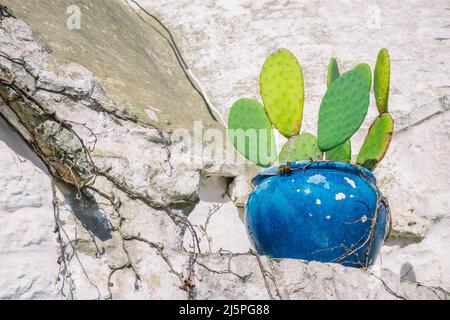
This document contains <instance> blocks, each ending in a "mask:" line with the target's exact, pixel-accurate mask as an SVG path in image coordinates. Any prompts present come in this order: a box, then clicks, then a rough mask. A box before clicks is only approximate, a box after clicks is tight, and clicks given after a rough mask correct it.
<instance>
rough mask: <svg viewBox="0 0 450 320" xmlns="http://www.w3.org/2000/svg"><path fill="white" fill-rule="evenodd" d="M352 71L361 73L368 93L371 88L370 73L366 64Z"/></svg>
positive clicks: (359, 65)
mask: <svg viewBox="0 0 450 320" xmlns="http://www.w3.org/2000/svg"><path fill="white" fill-rule="evenodd" d="M353 70H355V71H356V72H359V73H361V75H363V76H364V77H365V78H366V85H367V90H368V91H370V88H372V71H371V70H370V66H369V65H368V64H367V63H361V64H358V65H357V66H356V67H355V68H354V69H353Z"/></svg>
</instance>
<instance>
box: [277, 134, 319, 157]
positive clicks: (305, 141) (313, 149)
mask: <svg viewBox="0 0 450 320" xmlns="http://www.w3.org/2000/svg"><path fill="white" fill-rule="evenodd" d="M310 159H312V160H317V159H322V153H321V152H320V150H319V148H318V147H317V139H316V137H314V136H313V135H312V134H310V133H301V134H299V135H298V136H292V137H290V138H289V140H288V141H287V142H286V143H285V144H284V146H283V148H282V149H281V151H280V155H279V162H280V163H282V162H294V161H300V160H310Z"/></svg>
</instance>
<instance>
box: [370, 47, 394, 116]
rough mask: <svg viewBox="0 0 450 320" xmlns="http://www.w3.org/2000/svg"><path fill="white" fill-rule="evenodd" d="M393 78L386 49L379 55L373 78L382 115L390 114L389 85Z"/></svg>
mask: <svg viewBox="0 0 450 320" xmlns="http://www.w3.org/2000/svg"><path fill="white" fill-rule="evenodd" d="M390 77H391V61H390V59H389V53H388V51H387V50H386V49H381V50H380V52H379V53H378V57H377V64H376V66H375V71H374V76H373V91H374V93H375V101H376V103H377V108H378V111H379V112H380V113H384V112H388V100H389V84H390Z"/></svg>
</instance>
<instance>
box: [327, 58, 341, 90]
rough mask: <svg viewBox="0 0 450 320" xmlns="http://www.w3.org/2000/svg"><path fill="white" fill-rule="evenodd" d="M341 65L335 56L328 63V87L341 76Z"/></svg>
mask: <svg viewBox="0 0 450 320" xmlns="http://www.w3.org/2000/svg"><path fill="white" fill-rule="evenodd" d="M339 76H340V74H339V67H338V64H337V61H336V59H335V58H331V59H330V63H328V77H327V88H329V87H330V86H331V84H332V83H333V81H334V80H336V79H337V78H339Z"/></svg>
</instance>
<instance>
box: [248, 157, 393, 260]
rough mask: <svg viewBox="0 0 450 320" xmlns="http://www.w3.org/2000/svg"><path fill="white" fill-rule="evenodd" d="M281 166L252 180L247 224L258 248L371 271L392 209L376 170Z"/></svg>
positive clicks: (337, 165) (343, 166) (331, 165)
mask: <svg viewBox="0 0 450 320" xmlns="http://www.w3.org/2000/svg"><path fill="white" fill-rule="evenodd" d="M279 171H280V170H279V168H278V166H274V167H271V168H267V169H264V170H263V171H262V172H261V173H259V174H258V175H257V176H256V177H255V178H254V179H253V185H254V186H255V188H254V190H253V192H252V193H251V194H250V197H249V199H248V202H247V208H246V213H245V224H246V227H247V231H248V233H249V235H250V238H251V240H252V242H253V244H254V246H255V248H256V250H257V251H258V252H259V253H260V254H263V255H267V256H271V257H273V258H294V259H303V260H315V261H321V262H335V263H340V264H343V265H346V266H351V267H358V268H359V267H362V268H367V267H369V266H371V265H372V264H373V263H374V260H375V258H376V257H377V255H378V252H379V250H380V248H381V245H382V244H383V241H384V239H385V237H386V235H387V231H388V227H389V219H390V216H389V207H388V204H387V202H386V201H385V199H384V198H383V196H382V195H381V192H380V191H379V190H378V188H377V186H376V179H375V177H374V175H373V174H372V172H370V171H368V170H366V169H365V168H363V167H360V166H355V165H352V164H346V163H342V162H326V161H319V162H299V163H295V164H291V166H290V172H285V173H279Z"/></svg>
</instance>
